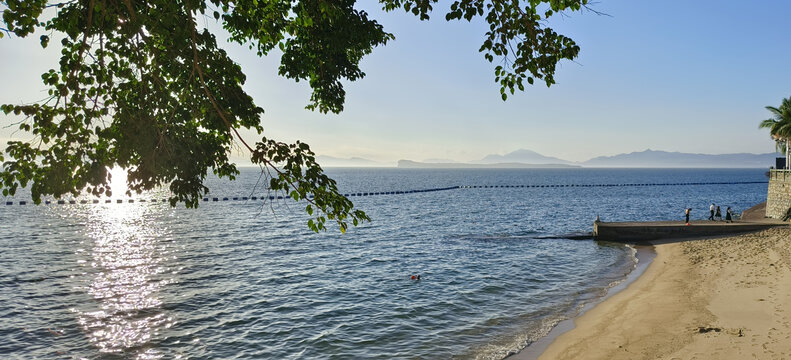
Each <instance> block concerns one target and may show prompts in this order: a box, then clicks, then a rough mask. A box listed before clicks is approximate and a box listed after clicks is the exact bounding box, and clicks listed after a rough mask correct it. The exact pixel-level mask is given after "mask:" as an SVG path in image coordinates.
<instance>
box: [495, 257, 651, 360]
mask: <svg viewBox="0 0 791 360" xmlns="http://www.w3.org/2000/svg"><path fill="white" fill-rule="evenodd" d="M633 247H634V249H635V250H636V254H635V257H636V258H637V264H636V265H635V268H634V269H633V270H632V271H631V272H629V274H627V275H626V278H624V280H623V281H621V282H620V283H618V284H616V285H615V286H613V287H610V288H608V289H607V294H605V295H604V296H602V297H601V298H599V299H597V300H596V301H592V302H589V303H587V304H585V305H584V306H583V308H582V310H580V312H579V314H577V315H576V316H574V317H572V318H569V319H565V320H562V321H560V322H559V323H558V324H557V325H555V326H554V327H553V328H552V330H550V332H549V333H548V334H547V335H545V336H544V337H542V338H540V339H538V340H536V341H535V342H533V343H531V344H530V345H528V346H527V347H526V348H524V349H522V350H520V351H519V352H518V353H516V354H512V355H509V356H507V357H506V358H505V359H504V360H537V359H538V358H539V357H540V356H541V355H542V354H543V353H544V352H545V351H546V349H547V348H548V347H549V346H550V345H551V344H552V343H553V342H554V341H555V339H557V338H558V337H560V336H561V335H563V334H565V333H567V332H569V331H572V330H574V328H575V326H574V321H575V319H577V318H579V317H580V316H583V315H584V314H585V313H587V312H588V311H590V310H591V309H594V308H595V307H596V306H598V305H599V304H601V303H603V302H605V301H607V299H609V298H611V297H612V296H614V295H615V294H618V293H620V292H621V291H623V290H625V289H627V288H628V287H629V285H631V284H632V283H633V282H635V281H636V280H637V279H639V278H640V276H642V275H643V273H644V272H645V271H646V270H647V269H648V267H649V265H651V263H652V262H653V261H654V259H655V258H656V249H655V248H654V246H653V245H633Z"/></svg>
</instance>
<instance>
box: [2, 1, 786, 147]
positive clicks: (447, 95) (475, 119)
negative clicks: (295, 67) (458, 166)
mask: <svg viewBox="0 0 791 360" xmlns="http://www.w3.org/2000/svg"><path fill="white" fill-rule="evenodd" d="M448 5H449V4H447V3H442V2H441V3H439V4H437V5H436V6H435V12H434V13H433V14H432V15H433V16H432V19H431V20H430V21H427V22H421V21H419V20H418V19H417V18H416V17H414V16H412V15H410V14H404V13H403V12H401V11H396V12H392V13H383V12H382V11H381V10H380V9H379V4H378V3H373V2H370V3H369V2H359V3H358V4H357V5H356V6H357V7H358V8H362V9H365V10H366V11H368V12H369V14H370V16H371V17H372V18H374V19H377V20H378V21H379V22H380V23H381V24H382V25H383V26H384V28H385V30H387V31H389V32H392V33H393V34H395V36H396V40H395V41H393V42H390V43H389V44H388V45H387V46H384V47H380V48H376V49H374V52H373V53H372V54H371V55H369V56H367V57H365V58H364V60H363V62H362V64H361V68H362V70H363V71H364V72H365V73H366V75H367V76H366V77H365V78H363V79H361V80H359V81H356V82H351V83H350V82H345V89H346V91H347V97H346V99H347V102H346V104H345V110H344V112H342V113H341V114H339V115H324V114H320V113H315V112H310V111H307V110H305V109H304V106H305V105H306V104H307V103H308V100H309V98H310V89H309V88H308V86H307V84H306V83H304V82H301V83H294V82H293V81H292V80H288V79H284V78H282V77H279V76H278V75H277V66H278V63H279V53H277V52H276V51H275V52H273V53H272V54H271V55H270V56H268V57H265V58H263V59H262V58H258V57H257V56H255V54H254V52H252V51H250V50H249V49H247V48H246V47H243V46H237V45H233V44H228V43H226V42H225V38H224V36H223V35H218V40H219V42H220V43H221V44H224V46H225V48H226V49H227V50H228V52H229V54H230V56H231V57H232V58H233V59H235V60H236V61H237V62H238V63H239V64H240V65H241V66H242V69H243V71H244V72H245V73H246V74H247V83H246V85H245V86H244V87H245V89H246V90H247V91H248V92H249V93H250V95H251V96H253V98H254V100H255V101H256V103H257V105H259V106H261V107H263V108H264V109H265V111H266V113H265V114H264V116H263V118H262V124H263V127H264V129H265V135H266V136H267V137H268V138H271V139H276V140H278V141H285V142H293V141H295V140H301V141H303V142H306V143H308V144H309V145H310V146H311V149H312V150H313V151H314V152H315V153H317V154H321V155H327V156H333V157H337V158H351V157H361V158H365V159H369V160H373V161H377V162H395V161H397V160H399V159H411V160H415V161H422V160H424V159H448V160H453V161H458V162H470V161H477V160H480V159H481V158H483V157H484V156H486V155H489V154H505V153H508V152H511V151H514V150H517V149H521V148H525V149H530V150H533V151H536V152H538V153H541V154H543V155H546V156H553V157H558V158H562V159H566V160H569V161H574V162H580V161H585V160H588V159H591V158H594V157H597V156H612V155H616V154H621V153H630V152H635V151H641V150H642V149H646V148H650V149H659V150H663V151H671V152H674V151H678V152H685V153H701V154H724V153H754V154H762V153H769V152H773V151H774V148H775V144H774V142H773V141H772V140H771V139H770V137H769V132H768V131H767V130H766V129H759V128H758V124H759V123H760V121H761V120H764V119H767V118H769V117H770V115H771V114H770V113H769V112H768V111H766V110H765V109H764V107H765V106H767V105H771V106H778V105H779V104H780V102H781V100H782V99H783V98H785V97H789V96H791V89H789V87H788V84H789V83H791V72H789V71H787V59H789V58H791V49H789V48H787V47H783V46H777V44H782V43H784V42H785V36H786V34H788V33H789V32H791V25H790V24H788V22H786V21H785V19H784V14H786V13H788V11H789V10H791V3H789V2H785V1H779V0H774V1H767V2H762V3H761V4H760V6H759V5H755V4H750V3H742V2H739V3H731V2H724V3H723V2H713V1H704V2H693V3H688V2H681V1H671V2H670V3H668V2H661V3H643V2H641V3H637V2H631V1H625V0H612V1H610V0H608V1H604V2H600V3H596V4H595V5H593V6H594V8H595V9H596V10H598V11H601V12H603V13H606V14H609V15H610V16H600V15H596V14H593V13H591V12H587V11H585V12H582V13H569V14H568V15H569V16H567V17H558V18H557V19H553V20H552V21H550V23H549V25H550V26H552V27H553V28H555V29H556V30H557V31H558V32H560V33H562V34H565V35H568V36H569V37H571V38H573V39H574V40H575V41H576V42H577V43H578V44H579V45H580V47H581V49H582V50H581V52H580V56H579V58H578V59H576V61H575V62H568V61H566V62H562V63H561V64H560V65H559V66H558V69H557V72H556V74H555V78H556V80H557V84H556V85H554V86H552V87H551V88H549V89H548V88H546V87H545V86H543V85H535V86H529V87H528V88H527V89H526V91H525V92H524V93H519V92H517V93H516V94H515V95H514V96H511V97H510V98H509V100H508V101H506V102H503V101H502V100H500V94H499V87H498V84H496V83H495V82H494V81H493V80H494V75H493V67H494V65H496V64H490V63H488V62H487V61H485V60H484V59H483V56H482V55H481V54H480V53H478V52H477V50H478V48H479V47H480V43H481V42H482V41H483V34H484V33H485V32H486V31H487V29H488V27H487V24H486V23H485V21H482V20H480V19H476V20H474V21H473V22H471V23H467V22H466V21H464V22H450V23H448V22H446V21H445V20H444V14H445V12H446V11H447V7H448ZM207 24H208V26H210V27H212V26H216V25H214V24H212V21H210V20H207ZM733 24H739V26H734V25H733ZM39 35H41V34H39V33H36V34H33V35H31V36H30V37H28V38H25V39H19V38H16V37H13V36H7V37H5V38H3V39H1V40H0V46H3V48H4V51H3V54H4V56H3V57H0V78H2V79H3V80H4V86H2V87H0V103H12V104H17V103H24V102H32V101H36V100H39V99H41V98H43V97H44V96H45V94H46V91H45V87H44V86H43V84H41V78H40V75H41V74H42V73H44V72H46V71H47V70H48V69H49V68H52V67H56V66H57V62H58V59H59V46H57V45H58V44H59V42H58V41H56V39H53V41H52V42H51V45H50V46H49V47H48V48H47V49H41V48H40V46H39V41H38V37H39ZM9 84H11V85H9ZM18 120H19V118H17V117H14V116H4V120H3V122H2V126H0V139H3V138H10V137H16V136H19V135H20V134H21V133H18V132H16V133H15V128H16V127H15V126H12V123H14V122H16V121H18ZM242 133H243V135H244V136H245V138H246V139H247V140H254V139H256V138H257V135H256V134H255V133H253V132H251V131H243V132H242ZM2 143H5V141H2ZM235 157H237V156H235Z"/></svg>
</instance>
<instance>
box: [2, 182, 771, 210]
mask: <svg viewBox="0 0 791 360" xmlns="http://www.w3.org/2000/svg"><path fill="white" fill-rule="evenodd" d="M768 183H769V182H768V181H723V182H677V183H626V184H542V185H459V186H449V187H442V188H432V189H417V190H399V191H376V192H356V193H344V194H343V196H346V197H360V196H381V195H404V194H418V193H428V192H436V191H448V190H458V189H514V188H568V187H584V188H589V187H645V186H698V185H742V184H768ZM289 198H291V197H290V196H288V195H281V196H274V195H268V196H267V195H265V196H233V197H204V198H203V199H202V200H203V202H226V201H264V200H283V199H289ZM308 198H313V196H312V195H311V196H308ZM135 202H138V203H159V202H168V199H157V198H141V199H116V200H112V199H93V200H86V199H82V200H45V201H42V203H43V204H46V205H49V204H58V205H65V204H71V205H75V204H83V205H84V204H124V203H126V204H129V203H135ZM28 203H31V204H32V203H33V202H32V201H25V200H21V201H16V202H14V201H6V202H5V204H6V205H14V204H18V205H27V204H28Z"/></svg>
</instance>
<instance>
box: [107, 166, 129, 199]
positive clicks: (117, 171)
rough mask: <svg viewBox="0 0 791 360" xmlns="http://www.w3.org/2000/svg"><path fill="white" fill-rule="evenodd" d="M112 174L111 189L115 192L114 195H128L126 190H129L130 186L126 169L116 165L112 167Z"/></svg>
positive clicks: (118, 196)
mask: <svg viewBox="0 0 791 360" xmlns="http://www.w3.org/2000/svg"><path fill="white" fill-rule="evenodd" d="M110 176H111V178H110V190H111V191H112V192H113V197H114V198H121V197H126V196H127V195H126V191H127V190H129V187H127V186H126V179H127V173H126V170H125V169H123V168H121V167H120V166H116V167H114V168H111V169H110Z"/></svg>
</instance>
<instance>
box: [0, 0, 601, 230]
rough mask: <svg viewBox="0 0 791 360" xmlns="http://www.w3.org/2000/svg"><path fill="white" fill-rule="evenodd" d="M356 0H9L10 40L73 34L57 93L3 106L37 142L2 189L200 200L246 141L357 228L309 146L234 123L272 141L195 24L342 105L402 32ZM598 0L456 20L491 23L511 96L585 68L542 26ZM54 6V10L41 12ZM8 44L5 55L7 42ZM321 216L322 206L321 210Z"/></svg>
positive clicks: (287, 180)
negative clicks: (121, 176)
mask: <svg viewBox="0 0 791 360" xmlns="http://www.w3.org/2000/svg"><path fill="white" fill-rule="evenodd" d="M355 2H356V1H355V0H242V1H230V0H73V1H62V2H50V1H47V0H6V1H0V9H2V11H3V12H2V18H3V20H2V21H3V26H2V27H0V37H2V36H3V35H14V36H19V37H26V36H28V35H31V34H33V33H34V32H35V31H36V30H43V31H44V32H46V35H42V36H41V37H40V38H39V41H40V43H41V46H43V47H46V46H48V45H50V44H49V43H50V39H51V38H62V40H61V41H59V44H58V45H59V46H60V47H61V49H62V50H61V59H60V67H59V68H58V69H51V70H49V71H48V72H46V73H44V74H43V75H42V80H43V81H44V83H45V84H46V85H47V86H48V87H49V98H48V99H46V100H44V101H42V102H40V103H33V104H24V105H8V104H7V105H2V108H1V109H2V111H3V112H5V113H6V114H11V113H13V114H17V115H23V116H24V120H23V121H22V122H20V123H19V124H18V126H19V129H21V130H23V131H26V132H29V133H31V134H33V135H34V136H35V139H36V140H35V141H32V142H22V141H11V142H9V143H8V147H7V148H6V151H5V155H3V154H0V161H5V162H4V166H3V167H4V169H3V170H2V172H0V178H2V187H3V193H4V195H8V194H14V193H15V192H16V190H17V189H18V188H19V187H20V186H22V187H24V186H28V185H30V189H31V191H32V195H33V200H34V201H35V202H36V203H40V201H41V197H42V196H45V195H52V196H55V197H60V196H62V195H64V194H74V195H77V194H79V193H80V192H82V191H86V192H89V193H92V194H96V195H100V194H107V195H109V194H110V189H109V187H108V181H109V180H110V175H109V172H108V168H109V167H113V166H121V167H123V168H126V169H127V170H128V174H129V176H128V185H129V189H130V191H135V192H141V191H144V190H148V189H152V188H154V187H157V186H161V185H167V186H169V188H170V191H171V193H172V196H171V198H170V202H171V204H172V205H174V206H175V205H176V204H177V203H179V202H183V203H184V204H185V205H186V206H187V207H193V206H197V205H198V201H199V199H200V198H201V197H202V196H203V195H204V194H206V193H207V192H208V189H207V188H206V187H205V186H204V185H203V182H204V180H205V178H206V174H207V172H208V171H209V170H210V169H211V171H213V173H214V174H216V175H218V176H220V177H229V178H231V179H233V178H234V176H235V175H237V174H238V170H237V168H236V166H235V165H234V164H233V163H231V162H230V161H229V158H228V155H229V152H230V150H231V148H232V146H233V145H234V143H235V142H238V143H240V144H241V146H242V147H243V148H245V149H246V150H247V151H249V153H250V159H251V161H252V162H253V163H256V164H259V165H261V167H262V171H264V172H265V173H266V174H267V175H268V176H269V187H270V189H272V190H275V191H285V192H286V193H288V194H289V195H290V196H291V197H292V198H293V199H295V200H301V199H304V200H305V201H307V202H308V204H307V206H306V211H307V212H308V214H310V215H311V217H312V218H311V219H310V220H309V221H308V225H309V227H310V228H312V229H313V230H315V231H318V230H322V229H324V223H325V221H326V219H330V220H334V221H335V222H337V223H338V225H339V226H340V228H341V231H345V230H346V228H347V222H349V221H350V222H352V223H353V224H355V225H357V224H358V223H359V222H360V221H367V220H370V219H369V218H368V216H366V215H365V213H364V212H362V211H360V210H355V209H354V208H353V204H352V203H351V201H349V200H348V199H347V198H345V197H344V196H342V195H341V194H339V193H338V190H337V187H336V184H335V181H333V180H332V179H330V178H329V177H327V176H326V175H325V174H324V173H323V171H322V169H321V167H320V166H319V164H317V163H316V161H315V158H314V153H313V152H312V151H311V150H310V148H309V147H308V146H307V144H305V143H301V142H297V143H295V144H286V143H282V142H278V141H275V140H272V139H268V138H267V137H266V136H263V137H262V138H261V140H260V141H258V142H256V143H254V144H248V143H247V142H245V140H244V139H242V137H241V136H240V135H239V133H238V129H240V128H247V129H254V130H256V131H257V132H258V133H259V134H262V132H263V127H262V126H261V116H262V115H263V113H264V110H263V109H262V108H260V107H258V106H256V105H255V103H254V101H253V99H252V98H251V97H250V96H249V95H248V94H247V93H246V92H245V91H244V90H243V89H242V85H243V84H244V82H245V80H246V78H245V75H244V72H243V71H242V69H241V68H240V67H239V66H238V65H237V64H236V63H235V62H234V61H233V60H232V59H231V58H229V57H228V54H227V53H226V52H225V51H224V50H223V49H221V48H220V47H219V46H218V44H217V39H216V36H215V34H213V33H212V32H211V31H209V30H208V29H206V28H202V27H200V26H198V25H197V21H196V19H197V18H199V17H208V18H211V19H215V20H216V21H218V22H220V23H221V24H222V26H223V28H224V29H225V30H226V31H228V33H230V40H232V41H234V42H237V43H240V44H246V45H249V46H250V47H251V49H254V50H255V51H256V52H257V54H258V55H259V56H263V55H266V54H269V53H270V52H272V51H273V50H274V49H276V48H277V49H279V50H280V51H281V52H282V56H281V62H280V67H279V73H280V75H282V76H285V77H287V78H291V79H295V80H297V81H299V80H305V81H307V82H308V83H309V84H310V87H311V88H312V90H313V92H312V95H311V97H310V100H309V103H308V105H307V108H308V109H311V110H318V111H320V112H323V113H327V112H333V113H338V112H341V111H342V110H343V104H344V100H345V92H344V89H343V83H342V82H341V80H343V79H346V80H350V81H354V80H357V79H360V78H362V77H363V76H365V74H364V73H363V72H362V71H361V69H360V68H359V62H360V60H361V59H362V57H363V56H365V55H367V54H369V53H370V52H371V51H372V49H373V48H374V47H376V46H379V45H384V44H386V43H387V41H389V40H392V39H394V36H393V35H392V34H390V33H388V32H386V31H385V30H384V29H383V27H382V26H381V25H380V24H378V23H377V22H376V20H374V19H371V18H369V16H368V14H367V13H366V12H364V11H360V10H358V9H355V7H354V5H355ZM437 2H438V0H380V1H379V3H380V4H381V6H382V7H383V9H384V10H387V11H393V10H397V9H403V10H406V11H407V12H410V13H413V14H415V15H417V16H419V17H420V19H421V20H428V19H429V16H430V14H431V12H432V10H433V6H434V5H436V4H437ZM587 3H588V0H529V1H520V0H458V1H453V2H452V3H451V4H450V8H449V10H448V12H447V13H446V15H445V18H446V19H447V20H460V19H465V20H468V21H470V20H472V19H473V18H475V17H484V18H485V20H486V21H487V22H488V23H489V24H490V27H489V31H488V32H486V34H484V39H483V43H482V45H481V47H480V49H479V51H480V52H482V53H483V54H484V57H485V58H486V59H487V60H488V61H489V62H493V63H494V62H495V61H497V65H496V66H495V67H494V75H495V81H496V82H498V83H499V84H500V86H501V89H500V92H501V96H502V98H503V100H505V99H506V98H507V97H508V94H509V93H510V94H513V93H514V90H515V89H519V90H524V82H527V83H528V84H533V82H534V81H535V80H541V81H544V83H546V85H547V86H550V85H552V84H553V83H555V80H554V73H555V66H556V65H557V63H558V62H560V61H561V60H563V59H569V60H570V59H574V58H575V57H576V56H577V54H578V52H579V47H578V46H577V45H576V44H575V43H574V41H573V40H572V39H570V38H568V37H566V36H563V35H561V34H558V33H556V32H555V31H554V30H552V29H551V28H549V27H547V26H546V23H545V20H546V19H548V18H550V17H552V16H553V15H555V14H558V13H559V12H562V11H564V10H570V11H577V10H580V9H581V8H583V7H585V6H586V5H587ZM46 8H55V9H56V14H55V15H54V17H52V18H50V19H43V18H44V17H43V16H42V13H43V11H44V10H45V9H46ZM0 46H2V45H1V44H0ZM314 210H318V212H317V213H316V214H315V215H314Z"/></svg>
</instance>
